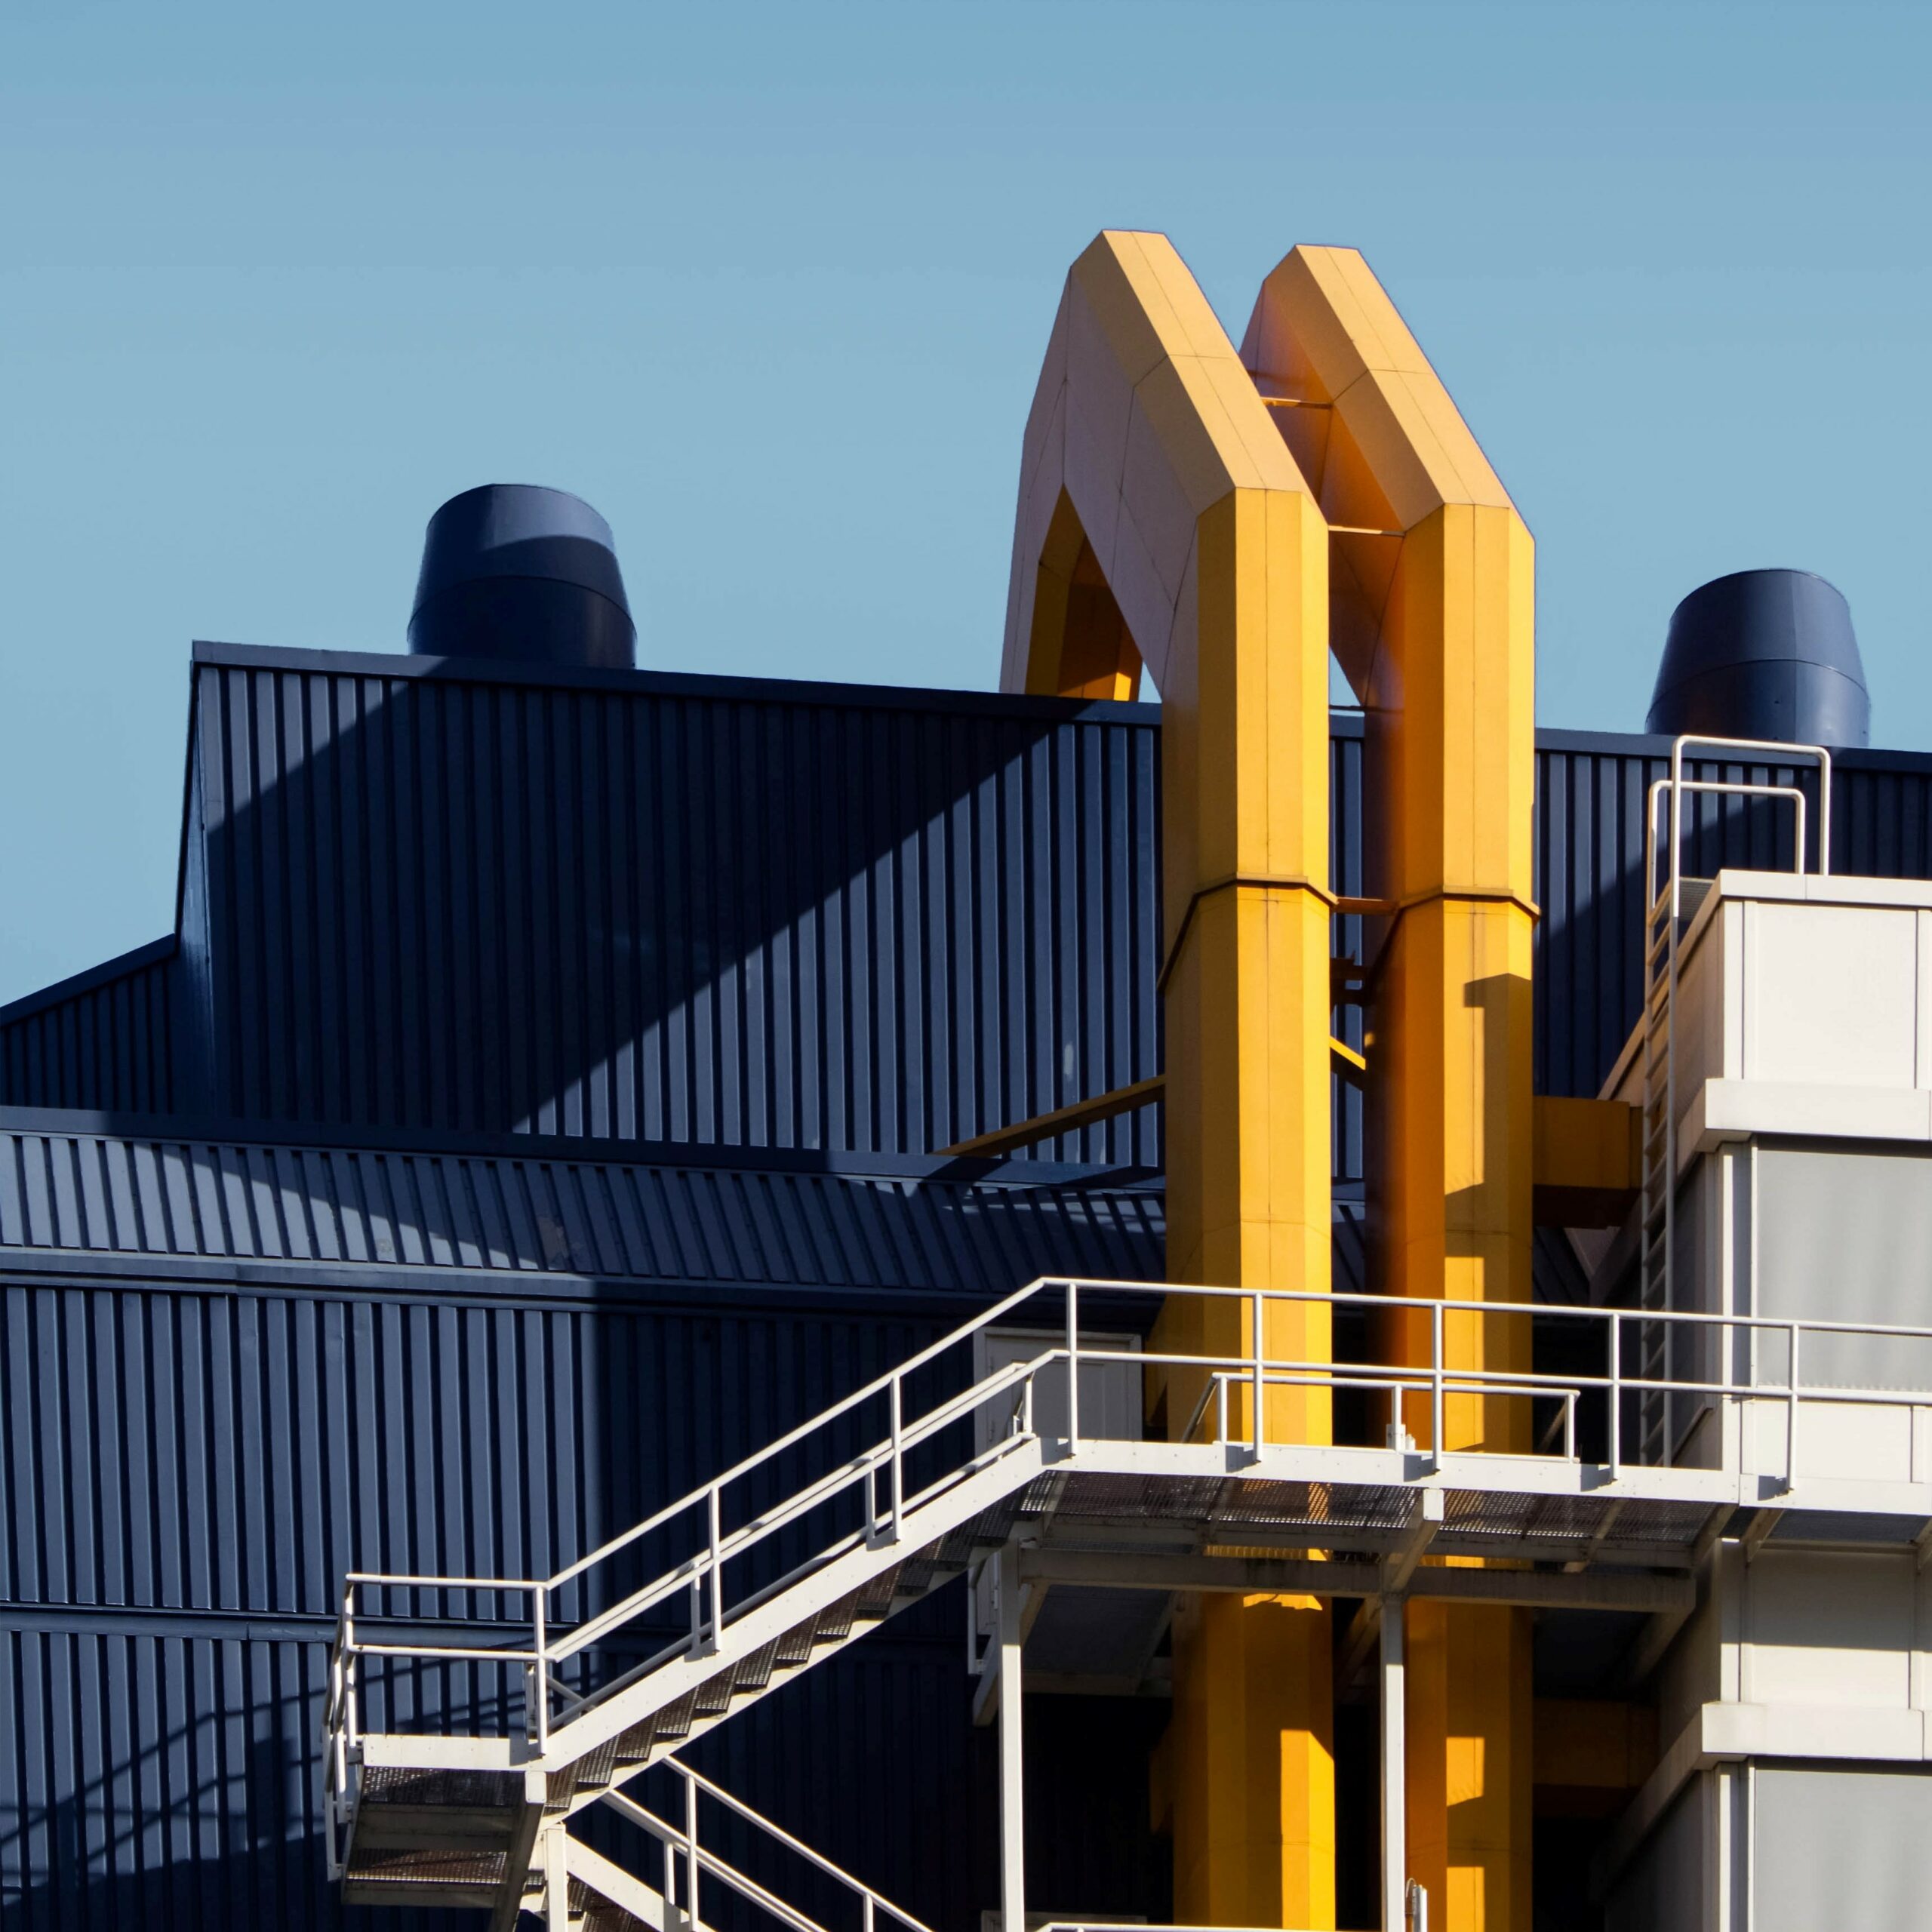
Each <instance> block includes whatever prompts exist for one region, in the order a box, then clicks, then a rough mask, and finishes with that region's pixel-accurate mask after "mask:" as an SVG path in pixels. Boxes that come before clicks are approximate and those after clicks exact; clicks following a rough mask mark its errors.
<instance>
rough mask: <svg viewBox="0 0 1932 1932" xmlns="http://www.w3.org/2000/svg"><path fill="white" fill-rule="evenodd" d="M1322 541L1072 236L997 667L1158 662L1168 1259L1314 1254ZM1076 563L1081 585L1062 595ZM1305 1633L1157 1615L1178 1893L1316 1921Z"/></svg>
mask: <svg viewBox="0 0 1932 1932" xmlns="http://www.w3.org/2000/svg"><path fill="white" fill-rule="evenodd" d="M1285 413H1286V414H1291V415H1292V414H1295V413H1296V412H1294V411H1288V412H1285ZM1089 557H1091V559H1092V568H1089V567H1088V564H1087V562H1086V559H1088V558H1089ZM1328 564H1329V540H1328V532H1327V525H1326V524H1325V522H1324V519H1323V518H1322V515H1321V512H1320V510H1319V509H1318V507H1317V506H1316V503H1315V498H1314V494H1313V491H1312V489H1311V488H1310V487H1309V483H1308V481H1307V480H1306V478H1305V477H1304V476H1303V473H1302V471H1301V469H1300V466H1299V465H1298V464H1297V462H1296V460H1295V459H1294V456H1293V455H1292V454H1291V452H1290V451H1289V450H1288V448H1287V445H1285V444H1284V442H1283V441H1282V439H1281V435H1279V433H1278V432H1277V430H1276V429H1275V425H1274V423H1272V421H1271V420H1270V417H1269V411H1268V410H1267V409H1266V407H1265V406H1264V405H1263V403H1262V401H1261V400H1260V397H1259V396H1258V395H1257V393H1256V390H1255V386H1254V383H1252V382H1251V380H1249V378H1248V377H1247V373H1246V372H1245V371H1244V369H1243V368H1242V367H1241V361H1240V359H1239V358H1238V356H1237V355H1235V351H1234V348H1233V346H1232V343H1229V340H1228V337H1227V335H1226V331H1224V330H1223V328H1222V327H1221V325H1220V321H1218V320H1217V318H1216V317H1215V315H1214V311H1213V310H1212V309H1211V308H1210V307H1209V306H1208V304H1207V300H1206V299H1205V297H1203V296H1202V294H1201V291H1200V290H1199V288H1198V287H1197V286H1196V285H1195V281H1194V279H1193V278H1192V275H1189V273H1188V272H1187V269H1186V266H1184V265H1183V263H1182V262H1181V260H1180V257H1179V256H1178V255H1177V254H1175V252H1174V248H1173V247H1172V245H1171V244H1170V243H1169V242H1168V241H1167V240H1166V238H1164V236H1161V235H1142V234H1128V233H1109V234H1105V235H1101V236H1100V237H1099V238H1097V240H1096V241H1095V242H1094V243H1093V245H1091V247H1090V248H1088V250H1087V251H1086V252H1085V253H1084V254H1082V255H1081V257H1080V259H1079V260H1078V261H1077V262H1075V264H1074V266H1073V268H1072V271H1071V272H1070V273H1069V275H1068V277H1067V281H1066V289H1065V291H1064V293H1063V296H1062V298H1061V302H1060V312H1059V314H1058V315H1057V317H1056V318H1055V321H1054V331H1053V334H1052V337H1051V340H1050V341H1049V343H1048V352H1047V358H1046V362H1045V366H1044V368H1043V369H1042V371H1041V377H1040V381H1039V385H1038V389H1037V390H1036V392H1035V396H1034V401H1033V407H1032V414H1030V416H1029V419H1028V422H1027V426H1026V438H1025V442H1024V445H1023V452H1022V467H1021V479H1020V503H1019V510H1018V515H1017V518H1016V527H1015V534H1014V558H1013V571H1012V576H1011V587H1010V589H1009V593H1008V620H1007V634H1006V647H1005V657H1004V663H1003V665H1002V669H1001V688H1003V689H1004V690H1007V691H1055V692H1061V693H1065V694H1075V693H1087V694H1091V693H1092V692H1093V691H1094V690H1095V689H1096V688H1097V686H1096V680H1098V681H1099V682H1100V683H1101V684H1105V683H1106V681H1108V680H1109V679H1112V681H1113V686H1114V688H1115V691H1118V690H1119V689H1120V687H1121V683H1122V681H1124V679H1125V678H1127V676H1128V671H1129V668H1130V666H1131V664H1133V663H1144V665H1145V666H1146V669H1147V670H1148V672H1149V673H1150V674H1151V675H1152V678H1153V680H1154V682H1155V685H1157V686H1158V689H1159V691H1160V693H1161V700H1162V703H1163V706H1164V723H1163V726H1162V740H1163V742H1162V765H1163V774H1164V775H1163V801H1162V832H1163V851H1164V908H1165V910H1164V918H1165V921H1166V931H1165V934H1164V942H1165V952H1166V965H1165V968H1164V971H1163V974H1162V988H1163V995H1162V997H1163V1001H1164V1016H1165V1020H1166V1026H1167V1061H1168V1088H1167V1112H1166V1121H1167V1146H1168V1272H1169V1275H1170V1277H1171V1278H1172V1279H1174V1280H1176V1281H1212V1282H1219V1283H1226V1284H1249V1283H1252V1284H1260V1285H1267V1286H1273V1287H1295V1288H1308V1289H1314V1290H1317V1291H1322V1290H1325V1289H1326V1288H1327V1285H1328V1282H1329V1268H1330V1259H1329V1257H1330V1242H1331V1229H1330V1213H1331V1207H1330V1201H1329V1123H1328V1090H1329V1082H1328V1073H1329V1064H1330V1052H1331V1049H1330V1041H1329V1011H1330V989H1329V915H1330V910H1331V906H1332V904H1333V900H1332V899H1331V895H1330V894H1329V891H1328V884H1327V865H1328V851H1327V846H1328V702H1327V663H1328V642H1327V626H1328V606H1329V584H1328ZM1095 574H1097V576H1098V577H1099V579H1100V586H1098V588H1103V589H1104V590H1105V592H1106V597H1107V598H1108V599H1109V600H1110V606H1109V604H1108V603H1103V602H1102V601H1100V598H1098V597H1097V596H1091V597H1090V598H1089V600H1088V602H1087V603H1086V604H1085V605H1082V604H1081V602H1080V601H1079V598H1078V595H1077V593H1078V592H1080V591H1081V590H1082V589H1085V590H1087V591H1088V592H1093V591H1094V590H1095V589H1096V588H1097V586H1094V583H1092V581H1091V579H1092V577H1094V575H1095ZM1116 613H1117V614H1118V625H1117V626H1116V625H1115V614H1116ZM1130 651H1131V659H1130V656H1129V652H1130ZM1199 1307H1200V1305H1199V1304H1198V1303H1196V1304H1195V1305H1194V1306H1192V1308H1191V1309H1189V1310H1188V1311H1187V1312H1182V1310H1181V1309H1179V1308H1176V1309H1174V1310H1173V1311H1172V1312H1171V1315H1168V1316H1167V1317H1164V1320H1163V1325H1162V1329H1161V1335H1160V1340H1161V1343H1162V1344H1163V1345H1164V1346H1168V1347H1170V1348H1172V1349H1177V1350H1184V1351H1187V1352H1195V1351H1198V1350H1202V1349H1213V1350H1214V1351H1217V1352H1229V1353H1233V1352H1244V1351H1245V1350H1246V1349H1247V1348H1248V1347H1249V1346H1250V1343H1251V1337H1248V1336H1247V1334H1246V1333H1245V1324H1246V1322H1247V1319H1248V1317H1247V1313H1246V1311H1245V1310H1244V1309H1242V1310H1240V1311H1239V1312H1235V1310H1233V1309H1230V1310H1229V1311H1228V1312H1225V1313H1217V1315H1216V1316H1215V1317H1214V1318H1213V1320H1212V1321H1211V1322H1210V1321H1207V1320H1206V1319H1205V1318H1203V1317H1202V1316H1201V1314H1200V1312H1199ZM1275 1319H1276V1320H1277V1321H1278V1330H1279V1332H1278V1333H1272V1334H1270V1335H1269V1336H1268V1337H1266V1342H1267V1345H1268V1347H1269V1351H1270V1352H1271V1353H1279V1354H1281V1355H1296V1356H1300V1357H1302V1358H1308V1359H1321V1358H1326V1357H1327V1355H1328V1354H1329V1352H1330V1347H1331V1343H1330V1334H1329V1321H1328V1317H1327V1309H1326V1308H1325V1307H1322V1306H1311V1307H1308V1308H1306V1309H1302V1310H1299V1311H1296V1312H1292V1313H1291V1312H1287V1311H1286V1310H1284V1311H1283V1312H1282V1313H1281V1315H1280V1316H1279V1317H1278V1318H1275ZM1197 1389H1198V1383H1197V1385H1196V1386H1195V1387H1186V1386H1181V1384H1180V1380H1179V1379H1178V1378H1177V1380H1176V1383H1175V1386H1173V1387H1171V1388H1169V1389H1165V1390H1164V1391H1163V1392H1161V1401H1160V1402H1157V1405H1156V1406H1157V1412H1158V1409H1159V1407H1161V1405H1162V1404H1164V1409H1165V1413H1166V1415H1167V1417H1168V1421H1169V1423H1170V1425H1171V1426H1175V1427H1178V1426H1180V1423H1182V1422H1183V1420H1185V1418H1186V1416H1187V1414H1189V1410H1190V1409H1191V1407H1192V1402H1193V1399H1194V1396H1195V1393H1196V1392H1197ZM1266 1399H1267V1402H1268V1413H1267V1414H1266V1417H1265V1419H1264V1420H1265V1423H1266V1429H1267V1432H1268V1433H1269V1435H1270V1436H1271V1437H1272V1438H1275V1439H1277V1440H1291V1439H1298V1440H1301V1441H1327V1440H1328V1439H1329V1437H1330V1433H1331V1420H1330V1414H1329V1404H1328V1400H1327V1395H1326V1394H1325V1393H1324V1392H1315V1391H1309V1390H1291V1389H1281V1390H1279V1391H1276V1392H1273V1393H1271V1394H1270V1395H1269V1396H1268V1398H1266ZM1241 1426H1242V1427H1244V1428H1245V1427H1246V1426H1247V1421H1246V1419H1245V1418H1244V1419H1243V1420H1242V1423H1241ZM1174 1704H1175V1708H1174V1731H1173V1734H1172V1738H1171V1754H1172V1760H1173V1765H1174V1776H1173V1778H1172V1780H1171V1785H1170V1787H1169V1789H1171V1792H1172V1795H1173V1815H1174V1846H1175V1858H1174V1863H1175V1907H1176V1910H1177V1912H1178V1914H1179V1915H1180V1917H1181V1918H1183V1919H1186V1920H1191V1921H1194V1922H1196V1923H1206V1924H1244V1925H1251V1926H1260V1925H1266V1924H1274V1925H1281V1926H1301V1927H1314V1928H1319V1927H1332V1926H1333V1925H1334V1922H1335V1918H1334V1912H1335V1882H1334V1837H1335V1829H1334V1764H1333V1755H1332V1752H1333V1731H1334V1711H1333V1688H1332V1663H1331V1636H1330V1625H1329V1617H1328V1612H1327V1609H1326V1607H1324V1605H1323V1604H1321V1602H1320V1601H1318V1600H1316V1599H1314V1598H1306V1597H1264V1598H1253V1599H1240V1598H1234V1599H1229V1600H1227V1601H1218V1600H1217V1601H1211V1602H1209V1603H1207V1604H1204V1605H1203V1606H1202V1607H1201V1608H1199V1609H1198V1611H1191V1612H1190V1613H1189V1614H1188V1615H1186V1617H1183V1620H1182V1621H1181V1623H1180V1627H1179V1629H1177V1638H1176V1650H1175V1697H1174Z"/></svg>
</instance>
